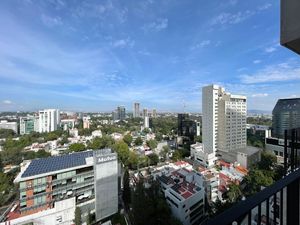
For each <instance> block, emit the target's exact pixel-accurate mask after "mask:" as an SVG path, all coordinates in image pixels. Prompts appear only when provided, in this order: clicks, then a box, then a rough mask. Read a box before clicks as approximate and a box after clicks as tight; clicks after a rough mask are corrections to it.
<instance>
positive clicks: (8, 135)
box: [0, 129, 15, 139]
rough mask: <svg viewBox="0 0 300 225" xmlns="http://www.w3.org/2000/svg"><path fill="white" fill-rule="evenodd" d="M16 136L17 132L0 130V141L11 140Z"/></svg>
mask: <svg viewBox="0 0 300 225" xmlns="http://www.w3.org/2000/svg"><path fill="white" fill-rule="evenodd" d="M13 136H15V132H14V131H13V130H11V129H0V139H1V138H11V137H13Z"/></svg>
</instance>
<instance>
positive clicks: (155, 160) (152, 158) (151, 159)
mask: <svg viewBox="0 0 300 225" xmlns="http://www.w3.org/2000/svg"><path fill="white" fill-rule="evenodd" d="M148 158H149V164H150V165H151V166H153V165H157V163H158V162H159V158H158V155H157V154H155V153H152V154H150V155H148Z"/></svg>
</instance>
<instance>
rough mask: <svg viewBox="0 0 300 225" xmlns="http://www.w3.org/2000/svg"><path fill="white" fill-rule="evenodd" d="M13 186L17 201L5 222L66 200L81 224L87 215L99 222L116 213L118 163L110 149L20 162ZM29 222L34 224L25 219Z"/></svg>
mask: <svg viewBox="0 0 300 225" xmlns="http://www.w3.org/2000/svg"><path fill="white" fill-rule="evenodd" d="M15 183H17V184H18V185H19V201H18V204H17V205H16V207H15V208H14V210H13V211H12V212H10V213H9V214H8V215H7V218H8V221H10V220H14V219H17V218H21V217H24V216H28V215H34V214H36V213H42V212H44V211H45V210H46V211H48V210H51V209H53V208H55V205H56V204H58V203H59V202H60V201H62V200H65V199H70V198H74V199H75V204H76V206H77V207H80V209H81V212H82V219H83V220H85V219H86V216H87V215H88V213H89V212H91V213H93V212H95V215H96V219H97V221H99V220H101V219H103V218H106V217H108V216H110V215H113V214H114V213H116V212H117V211H118V161H117V154H116V153H113V152H112V151H111V150H110V149H102V150H96V151H91V150H89V151H84V152H79V153H72V154H68V155H61V156H55V157H48V158H43V159H35V160H32V161H24V162H23V163H22V166H21V172H20V173H19V174H18V176H17V177H16V179H15ZM106 190H109V191H106ZM49 212H50V211H49ZM12 215H13V216H12ZM30 222H31V223H33V224H37V223H35V221H34V220H31V219H30V217H29V220H28V221H27V223H30ZM11 223H13V221H11Z"/></svg>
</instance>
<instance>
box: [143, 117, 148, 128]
mask: <svg viewBox="0 0 300 225" xmlns="http://www.w3.org/2000/svg"><path fill="white" fill-rule="evenodd" d="M144 128H149V117H148V116H145V118H144Z"/></svg>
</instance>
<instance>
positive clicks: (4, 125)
mask: <svg viewBox="0 0 300 225" xmlns="http://www.w3.org/2000/svg"><path fill="white" fill-rule="evenodd" d="M0 129H8V130H13V131H14V133H16V134H18V123H17V122H8V121H7V120H0Z"/></svg>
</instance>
